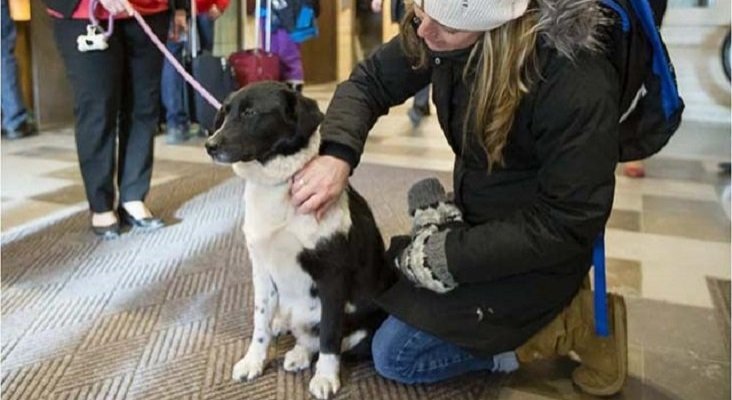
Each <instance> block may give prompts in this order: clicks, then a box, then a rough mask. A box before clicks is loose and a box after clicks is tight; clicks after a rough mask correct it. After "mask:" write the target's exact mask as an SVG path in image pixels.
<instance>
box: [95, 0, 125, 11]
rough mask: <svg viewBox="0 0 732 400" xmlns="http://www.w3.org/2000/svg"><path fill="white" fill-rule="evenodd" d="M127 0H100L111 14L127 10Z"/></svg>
mask: <svg viewBox="0 0 732 400" xmlns="http://www.w3.org/2000/svg"><path fill="white" fill-rule="evenodd" d="M125 1H126V0H99V2H100V3H102V7H104V8H105V9H106V10H107V11H109V12H110V13H111V14H119V13H123V12H125V11H127V9H126V8H125V4H124V2H125Z"/></svg>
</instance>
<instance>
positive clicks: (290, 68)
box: [259, 0, 320, 92]
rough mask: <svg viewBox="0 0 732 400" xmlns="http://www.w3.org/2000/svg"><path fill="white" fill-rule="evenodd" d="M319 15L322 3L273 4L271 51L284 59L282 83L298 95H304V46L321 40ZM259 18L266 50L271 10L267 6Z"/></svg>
mask: <svg viewBox="0 0 732 400" xmlns="http://www.w3.org/2000/svg"><path fill="white" fill-rule="evenodd" d="M263 3H264V1H263ZM319 14H320V2H319V0H287V1H283V0H272V21H271V28H272V31H271V32H272V39H271V46H270V49H269V51H270V52H272V53H274V54H276V55H277V56H278V57H279V59H280V71H281V74H282V80H283V81H285V82H286V83H287V84H288V85H289V86H290V87H291V88H293V89H294V90H297V91H298V92H301V91H302V85H303V83H304V82H305V71H304V70H303V66H302V54H301V53H300V43H302V42H304V41H306V40H309V39H312V38H314V37H316V36H318V28H317V26H316V25H315V20H316V18H317V17H318V15H319ZM259 16H260V27H261V29H262V32H263V33H264V34H263V35H262V36H261V37H262V47H264V46H265V45H266V37H265V36H266V29H265V28H266V25H265V24H266V23H267V8H266V6H264V4H263V5H262V9H261V10H260V13H259Z"/></svg>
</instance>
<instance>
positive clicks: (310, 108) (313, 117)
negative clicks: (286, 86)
mask: <svg viewBox="0 0 732 400" xmlns="http://www.w3.org/2000/svg"><path fill="white" fill-rule="evenodd" d="M292 95H293V96H294V99H295V118H297V134H298V135H301V136H304V137H309V136H310V134H311V133H313V131H315V130H316V129H317V128H318V125H320V123H321V122H322V121H323V113H322V112H320V108H319V107H318V102H316V101H315V100H313V99H310V98H307V97H305V96H303V95H301V94H300V93H297V92H294V91H293V92H292Z"/></svg>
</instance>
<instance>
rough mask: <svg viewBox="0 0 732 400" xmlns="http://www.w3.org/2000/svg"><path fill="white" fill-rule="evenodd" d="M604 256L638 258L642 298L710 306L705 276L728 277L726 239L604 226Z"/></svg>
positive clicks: (728, 259) (626, 258) (634, 259)
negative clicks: (697, 237) (688, 237)
mask: <svg viewBox="0 0 732 400" xmlns="http://www.w3.org/2000/svg"><path fill="white" fill-rule="evenodd" d="M605 251H606V256H607V257H608V258H611V259H613V258H614V259H622V260H628V261H636V262H639V263H640V265H641V266H642V268H641V269H640V270H641V278H642V279H641V290H640V293H641V294H642V296H643V298H647V299H656V300H663V301H669V302H672V303H676V304H686V305H694V306H701V307H711V306H712V304H711V299H710V296H709V292H708V290H707V288H706V277H707V276H713V277H717V278H720V279H729V276H730V246H729V243H717V242H705V241H701V240H696V239H687V238H680V237H673V236H663V235H655V234H643V233H638V232H630V231H624V230H618V229H608V230H607V231H606V236H605Z"/></svg>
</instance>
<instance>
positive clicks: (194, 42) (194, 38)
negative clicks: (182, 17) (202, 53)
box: [188, 0, 198, 58]
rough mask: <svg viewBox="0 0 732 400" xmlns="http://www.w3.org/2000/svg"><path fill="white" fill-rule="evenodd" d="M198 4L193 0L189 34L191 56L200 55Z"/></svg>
mask: <svg viewBox="0 0 732 400" xmlns="http://www.w3.org/2000/svg"><path fill="white" fill-rule="evenodd" d="M197 17H198V6H197V5H196V0H191V28H190V31H191V33H190V35H188V44H189V45H190V47H191V58H196V56H198V18H197Z"/></svg>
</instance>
